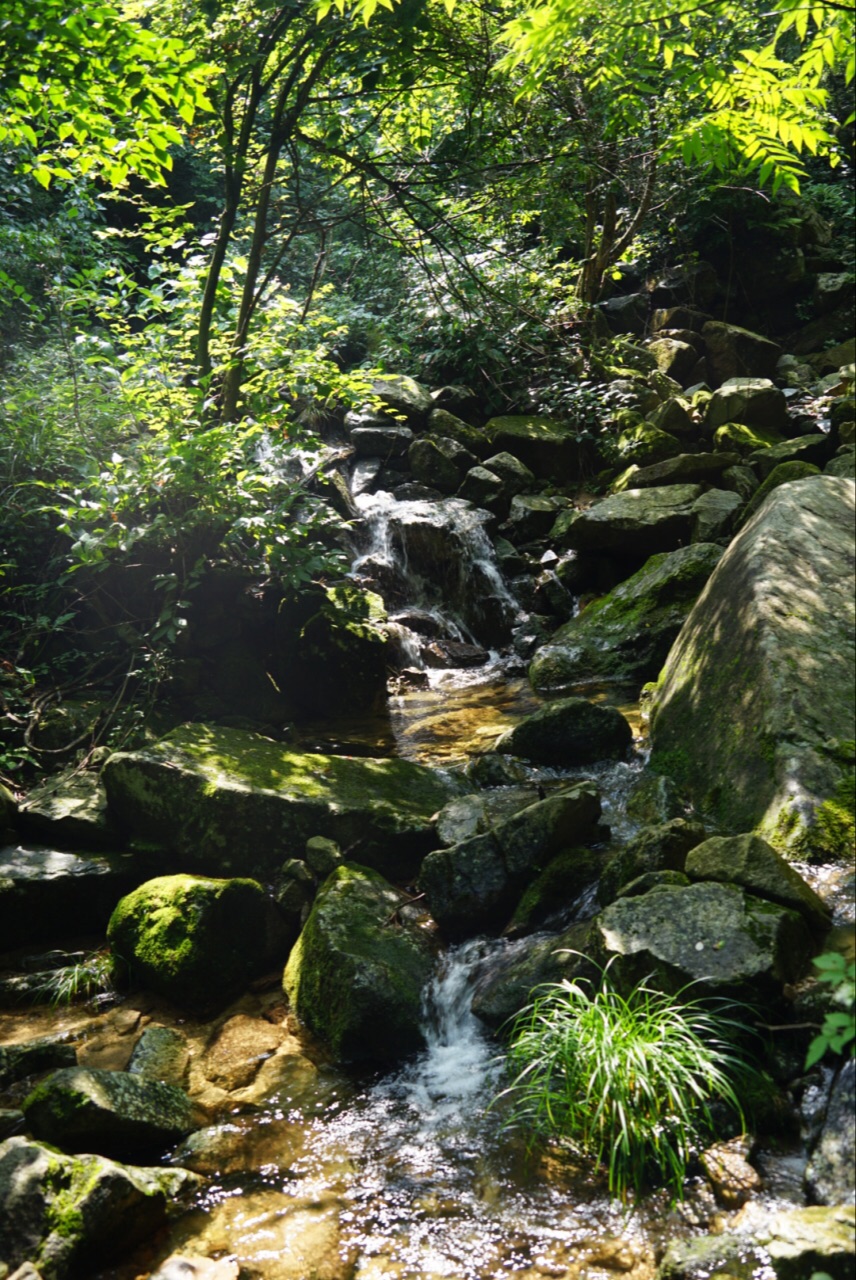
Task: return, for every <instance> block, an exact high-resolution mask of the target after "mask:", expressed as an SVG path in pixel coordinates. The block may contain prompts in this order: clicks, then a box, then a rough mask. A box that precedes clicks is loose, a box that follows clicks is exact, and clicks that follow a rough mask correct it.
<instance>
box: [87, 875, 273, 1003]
mask: <svg viewBox="0 0 856 1280" xmlns="http://www.w3.org/2000/svg"><path fill="white" fill-rule="evenodd" d="M107 937H108V940H109V942H110V945H111V947H112V948H113V953H114V955H115V956H116V957H117V962H118V966H119V970H120V972H121V973H122V974H123V975H124V976H125V977H126V978H128V979H130V981H131V982H133V983H134V985H136V986H140V987H144V988H146V989H147V990H150V991H155V992H157V993H158V994H159V995H162V996H165V997H166V999H168V1000H171V1001H173V1002H174V1003H175V1004H177V1005H179V1007H181V1008H183V1009H188V1010H192V1011H194V1012H201V1013H207V1012H211V1011H214V1010H217V1009H222V1008H224V1007H225V1006H226V1005H227V1004H228V1003H229V1001H230V1000H232V999H234V997H235V996H236V995H237V994H239V993H240V992H241V991H242V990H243V989H244V988H245V987H246V985H247V983H248V982H249V981H250V979H251V978H253V977H255V976H256V975H257V974H259V973H262V972H264V970H265V969H266V968H268V967H269V966H270V965H271V964H273V963H274V962H275V961H276V960H277V959H282V958H284V956H285V954H286V951H287V945H288V937H287V934H286V928H285V924H284V921H283V919H282V917H281V916H280V914H279V912H278V911H277V909H276V906H275V905H274V903H273V901H272V900H271V899H270V898H269V897H268V895H267V893H266V892H265V890H264V889H263V888H262V886H261V885H260V884H258V883H257V882H256V881H255V880H244V879H229V880H214V879H207V878H204V877H202V876H192V875H177V876H160V877H158V878H156V879H154V880H148V881H146V883H145V884H142V885H140V887H139V888H138V889H135V890H134V892H133V893H130V894H128V895H127V897H125V898H123V899H122V900H121V902H119V904H118V906H117V907H116V910H115V911H114V912H113V915H112V916H111V917H110V923H109V925H108V927H107Z"/></svg>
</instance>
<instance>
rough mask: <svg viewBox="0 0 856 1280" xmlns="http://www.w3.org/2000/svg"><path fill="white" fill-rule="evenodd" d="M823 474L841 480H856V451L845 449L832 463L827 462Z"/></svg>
mask: <svg viewBox="0 0 856 1280" xmlns="http://www.w3.org/2000/svg"><path fill="white" fill-rule="evenodd" d="M823 473H824V475H827V476H836V477H837V478H839V479H841V480H856V450H854V449H845V450H844V451H843V452H842V453H840V454H839V455H838V456H837V457H835V458H833V459H832V461H831V462H827V464H826V466H825V467H824V469H823Z"/></svg>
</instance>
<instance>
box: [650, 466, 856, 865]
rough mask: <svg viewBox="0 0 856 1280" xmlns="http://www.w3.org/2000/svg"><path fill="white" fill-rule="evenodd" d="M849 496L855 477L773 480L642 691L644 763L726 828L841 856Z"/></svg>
mask: <svg viewBox="0 0 856 1280" xmlns="http://www.w3.org/2000/svg"><path fill="white" fill-rule="evenodd" d="M853 510H854V485H853V483H852V481H847V480H839V479H835V478H831V477H828V476H815V477H813V478H811V479H808V480H798V481H796V482H794V483H791V484H787V485H782V486H780V487H779V488H778V489H776V490H775V491H774V492H773V493H772V494H771V495H770V496H769V498H768V500H767V502H766V503H765V504H764V506H763V507H762V508H761V510H760V511H759V512H758V513H757V514H756V516H755V517H754V519H753V520H751V521H750V523H749V524H747V525H746V526H745V527H744V529H743V530H742V532H741V533H740V534H739V535H738V536H737V538H735V540H734V541H733V542H732V543H731V546H730V547H729V548H728V550H727V551H726V552H725V555H724V556H723V558H722V560H721V561H720V562H719V564H718V565H717V568H716V569H715V570H714V573H713V575H712V577H711V578H710V580H709V582H708V584H707V586H706V587H705V589H704V591H703V592H702V594H701V596H700V598H699V600H698V601H697V603H696V605H695V606H694V608H693V610H692V612H691V613H690V615H689V617H688V618H687V621H686V623H685V624H684V627H683V629H682V631H681V634H680V635H679V637H678V639H677V641H676V642H675V644H674V646H673V648H672V651H671V653H670V654H669V658H668V660H667V662H666V666H665V668H664V670H663V672H662V673H661V676H660V679H659V681H658V684H657V688H656V690H655V692H654V695H653V698H652V707H651V741H652V759H651V763H652V766H653V767H654V768H655V769H656V770H657V771H659V772H664V773H668V774H670V775H671V776H673V777H674V778H675V779H676V780H677V782H678V783H679V785H680V786H681V787H682V789H683V790H685V791H686V793H687V794H688V796H689V797H690V799H692V800H693V801H694V802H695V803H696V804H697V805H699V806H701V807H702V808H703V809H705V810H706V811H708V812H710V813H711V814H712V815H713V816H714V818H715V819H716V821H717V822H718V823H719V824H720V825H721V826H722V827H723V828H724V829H725V830H726V831H732V832H733V831H738V832H739V831H744V832H745V831H751V830H753V829H754V830H756V832H757V833H758V834H759V835H761V836H763V837H764V838H765V839H767V840H769V842H770V843H771V844H772V845H773V846H774V847H775V848H776V849H778V850H779V851H781V852H788V851H790V852H797V851H800V852H801V853H802V854H812V853H814V854H815V855H816V856H818V857H822V858H829V857H839V858H840V857H847V856H849V855H848V852H847V850H848V848H849V846H850V843H851V842H852V829H853V828H852V816H850V817H849V818H848V807H849V806H852V800H849V799H848V794H849V789H850V787H851V786H852V781H851V779H852V762H851V761H850V760H849V759H848V757H847V753H846V752H844V754H842V751H841V747H840V744H841V743H842V742H848V741H852V734H853V722H852V707H853V701H854V639H853V634H854V589H853V586H854V584H853ZM700 724H703V725H704V732H703V733H700V732H699V731H698V726H699V725H700ZM849 812H850V814H851V815H852V807H850V808H849Z"/></svg>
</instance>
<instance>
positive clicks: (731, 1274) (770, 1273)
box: [656, 1202, 856, 1280]
mask: <svg viewBox="0 0 856 1280" xmlns="http://www.w3.org/2000/svg"><path fill="white" fill-rule="evenodd" d="M752 1209H754V1203H753V1202H750V1204H749V1205H747V1206H746V1207H745V1208H744V1209H742V1210H741V1213H740V1216H739V1217H738V1219H737V1220H736V1222H734V1223H730V1224H729V1228H728V1230H726V1231H725V1232H724V1233H722V1234H718V1235H708V1236H700V1237H697V1238H696V1239H695V1240H683V1241H679V1240H676V1241H673V1242H672V1243H671V1244H670V1245H669V1246H668V1248H667V1249H666V1252H665V1254H664V1256H663V1260H662V1262H661V1263H660V1267H659V1270H658V1271H657V1277H656V1280H709V1278H710V1280H713V1277H717V1278H718V1280H738V1278H739V1280H743V1278H744V1277H750V1276H761V1275H763V1276H765V1277H770V1280H810V1277H811V1276H812V1275H814V1274H815V1273H820V1274H825V1275H827V1276H829V1278H830V1280H851V1277H852V1275H853V1262H854V1254H856V1248H854V1226H856V1212H854V1210H853V1208H852V1207H851V1206H846V1205H841V1206H837V1207H836V1208H806V1209H803V1208H790V1207H788V1208H784V1209H783V1208H769V1209H768V1208H761V1209H760V1210H759V1211H755V1212H754V1213H753V1214H752V1215H751V1216H747V1215H748V1214H749V1211H750V1210H752ZM741 1219H742V1221H741Z"/></svg>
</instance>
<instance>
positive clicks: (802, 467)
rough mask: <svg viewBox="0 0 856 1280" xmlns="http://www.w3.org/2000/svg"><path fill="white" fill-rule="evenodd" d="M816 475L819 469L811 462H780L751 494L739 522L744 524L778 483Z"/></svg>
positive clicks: (786, 482)
mask: <svg viewBox="0 0 856 1280" xmlns="http://www.w3.org/2000/svg"><path fill="white" fill-rule="evenodd" d="M818 475H820V469H819V468H818V467H816V466H814V464H813V463H811V462H801V461H796V460H795V461H793V462H780V463H779V464H778V465H777V466H775V467H772V468H771V469H770V470H769V471H768V472H767V475H766V478H765V480H764V481H763V482H762V483H761V484H760V485H759V486H758V488H757V489H756V490H755V492H754V493H753V494H752V497H751V498H750V499H749V501H748V502H747V504H746V507H745V509H744V511H743V514H742V518H741V521H740V523H741V524H746V523H747V522H748V521H749V520H751V519H752V517H753V516H754V514H755V512H756V511H758V510H759V508H760V507H762V506H763V505H764V503H765V502H766V501H767V498H768V496H769V495H770V494H771V493H772V492H773V490H774V489H778V487H779V485H782V484H790V483H791V481H793V480H806V479H808V478H809V477H810V476H818Z"/></svg>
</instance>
